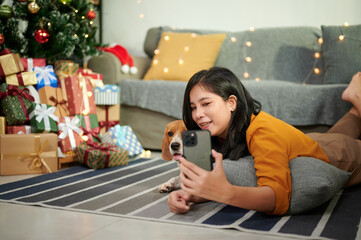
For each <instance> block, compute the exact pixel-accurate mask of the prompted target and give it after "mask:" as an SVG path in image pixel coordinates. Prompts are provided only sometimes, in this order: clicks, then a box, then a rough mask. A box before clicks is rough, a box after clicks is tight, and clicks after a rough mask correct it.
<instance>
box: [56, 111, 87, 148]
mask: <svg viewBox="0 0 361 240" xmlns="http://www.w3.org/2000/svg"><path fill="white" fill-rule="evenodd" d="M79 126H80V119H79V118H78V117H76V116H75V117H61V118H60V119H59V123H58V129H59V132H58V139H59V147H60V149H61V151H62V152H63V153H67V152H70V151H73V150H75V148H76V146H79V145H80V144H81V143H82V142H83V140H82V138H81V136H82V135H83V130H81V129H80V128H79Z"/></svg>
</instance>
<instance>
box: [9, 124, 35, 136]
mask: <svg viewBox="0 0 361 240" xmlns="http://www.w3.org/2000/svg"><path fill="white" fill-rule="evenodd" d="M29 133H31V126H30V125H21V126H7V127H6V134H29Z"/></svg>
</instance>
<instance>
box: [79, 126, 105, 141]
mask: <svg viewBox="0 0 361 240" xmlns="http://www.w3.org/2000/svg"><path fill="white" fill-rule="evenodd" d="M80 128H81V129H82V130H83V132H84V135H88V136H89V135H90V137H89V140H88V141H87V143H88V144H90V143H93V138H92V137H95V138H96V139H97V140H98V141H99V142H101V139H100V137H99V136H98V135H99V133H100V128H99V127H96V128H94V129H89V130H87V129H85V128H83V127H80Z"/></svg>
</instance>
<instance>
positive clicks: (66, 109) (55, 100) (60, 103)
mask: <svg viewBox="0 0 361 240" xmlns="http://www.w3.org/2000/svg"><path fill="white" fill-rule="evenodd" d="M49 100H50V101H52V102H54V104H55V105H54V106H55V107H57V106H58V105H60V106H61V107H62V108H63V109H64V110H65V111H68V106H67V105H66V103H67V102H68V101H66V100H65V99H63V100H61V101H58V99H56V98H55V97H54V96H51V97H50V98H49Z"/></svg>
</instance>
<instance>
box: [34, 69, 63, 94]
mask: <svg viewBox="0 0 361 240" xmlns="http://www.w3.org/2000/svg"><path fill="white" fill-rule="evenodd" d="M34 72H35V73H36V79H37V85H36V88H37V89H38V90H39V89H41V88H42V87H45V86H50V87H53V88H57V87H58V79H57V78H56V76H55V72H54V69H53V66H51V65H47V66H45V67H35V68H34Z"/></svg>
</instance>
